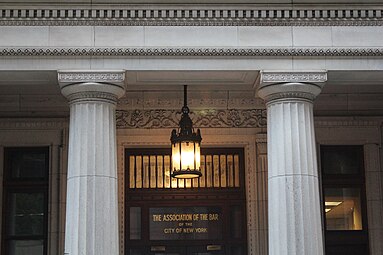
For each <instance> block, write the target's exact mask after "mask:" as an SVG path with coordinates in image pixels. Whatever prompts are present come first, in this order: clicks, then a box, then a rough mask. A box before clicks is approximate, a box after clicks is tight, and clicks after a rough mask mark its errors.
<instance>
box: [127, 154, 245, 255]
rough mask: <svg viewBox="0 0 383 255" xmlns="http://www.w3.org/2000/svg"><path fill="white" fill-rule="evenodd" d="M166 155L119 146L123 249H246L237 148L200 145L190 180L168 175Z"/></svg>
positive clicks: (136, 253)
mask: <svg viewBox="0 0 383 255" xmlns="http://www.w3.org/2000/svg"><path fill="white" fill-rule="evenodd" d="M170 158H171V151H170V149H126V150H125V178H126V179H125V180H126V181H125V189H126V190H125V192H126V193H125V194H126V196H125V199H126V200H125V205H126V207H125V208H126V209H125V215H126V220H125V227H126V228H125V229H126V231H125V233H126V234H125V241H126V247H127V249H126V251H125V254H130V255H142V254H152V255H155V254H158V255H165V254H169V255H170V254H171V255H184V254H185V255H189V254H190V255H210V254H226V255H229V254H230V255H244V254H247V250H246V199H245V187H244V159H243V149H240V148H225V149H223V148H216V149H213V148H209V149H203V150H202V151H201V171H202V177H201V178H197V179H192V180H190V179H189V180H177V179H174V178H171V177H170V169H171V168H170Z"/></svg>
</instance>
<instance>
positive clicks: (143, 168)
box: [141, 154, 145, 188]
mask: <svg viewBox="0 0 383 255" xmlns="http://www.w3.org/2000/svg"><path fill="white" fill-rule="evenodd" d="M144 171H145V166H144V155H143V154H141V188H144V183H145V182H144V178H145V175H144Z"/></svg>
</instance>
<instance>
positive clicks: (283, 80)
mask: <svg viewBox="0 0 383 255" xmlns="http://www.w3.org/2000/svg"><path fill="white" fill-rule="evenodd" d="M258 80H259V84H258V91H257V92H258V95H259V96H260V97H261V98H262V99H264V100H265V101H266V103H269V102H272V101H275V100H280V99H303V100H308V101H313V100H314V99H315V98H316V97H317V96H318V95H319V93H320V92H321V90H322V88H323V86H324V84H325V82H326V81H327V71H324V70H319V71H261V72H260V75H259V79H258Z"/></svg>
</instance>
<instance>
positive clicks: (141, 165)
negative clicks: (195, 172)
mask: <svg viewBox="0 0 383 255" xmlns="http://www.w3.org/2000/svg"><path fill="white" fill-rule="evenodd" d="M201 154H202V155H201V172H202V177H201V178H196V179H186V180H180V179H175V178H171V177H170V173H171V172H170V169H171V155H170V152H167V151H166V152H163V153H161V150H149V151H141V152H139V151H137V150H132V151H129V150H127V154H126V164H128V165H127V169H128V181H129V184H128V185H129V188H130V189H173V188H239V187H240V183H241V182H240V156H241V154H240V152H239V150H236V149H234V150H225V151H224V152H222V150H221V151H220V152H219V153H214V152H212V153H204V152H202V153H201Z"/></svg>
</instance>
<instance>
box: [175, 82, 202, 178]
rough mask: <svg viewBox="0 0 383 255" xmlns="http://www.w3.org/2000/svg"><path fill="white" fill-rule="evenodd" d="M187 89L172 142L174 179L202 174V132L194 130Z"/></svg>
mask: <svg viewBox="0 0 383 255" xmlns="http://www.w3.org/2000/svg"><path fill="white" fill-rule="evenodd" d="M186 99H187V89H186V86H184V106H183V107H182V116H181V120H180V122H179V125H180V127H179V129H178V130H176V129H173V131H172V134H171V137H170V141H171V143H172V174H171V176H172V177H174V178H181V179H190V178H198V177H200V176H201V175H202V174H201V169H200V162H201V155H200V144H201V140H202V137H201V132H200V130H199V129H197V132H195V131H194V129H193V122H192V120H191V119H190V117H189V108H188V107H187V104H186Z"/></svg>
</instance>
